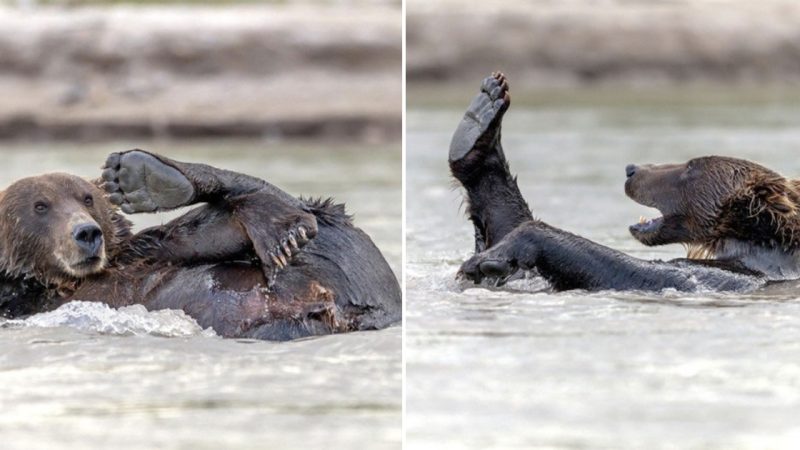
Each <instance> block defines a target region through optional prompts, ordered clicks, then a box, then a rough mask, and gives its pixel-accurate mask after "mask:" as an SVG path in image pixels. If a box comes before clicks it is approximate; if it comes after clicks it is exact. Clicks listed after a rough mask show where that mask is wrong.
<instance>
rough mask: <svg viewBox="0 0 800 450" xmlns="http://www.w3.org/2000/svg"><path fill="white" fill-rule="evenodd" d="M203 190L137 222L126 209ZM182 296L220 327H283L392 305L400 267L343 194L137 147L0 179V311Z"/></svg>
mask: <svg viewBox="0 0 800 450" xmlns="http://www.w3.org/2000/svg"><path fill="white" fill-rule="evenodd" d="M195 203H203V205H202V206H198V207H196V208H194V209H192V210H190V211H189V212H187V213H186V214H184V215H182V216H180V217H178V218H177V219H175V220H173V221H171V222H169V223H167V224H165V225H162V226H157V227H153V228H148V229H145V230H143V231H141V232H139V233H136V234H133V233H132V232H131V223H130V222H129V221H128V220H127V219H126V218H125V216H123V215H122V213H123V212H124V213H127V214H135V213H143V212H156V211H166V210H171V209H175V208H178V207H182V206H187V205H192V204H195ZM75 299H78V300H89V301H99V302H104V303H107V304H109V305H111V306H114V307H118V306H123V305H130V304H142V305H144V306H145V307H147V308H148V309H166V308H171V309H181V310H183V311H185V312H186V313H187V314H189V315H190V316H192V317H193V318H194V319H195V320H197V322H198V323H199V324H200V325H201V326H203V327H211V328H213V329H214V330H215V331H216V332H217V333H218V334H219V335H221V336H224V337H250V338H258V339H269V340H287V339H294V338H299V337H303V336H309V335H320V334H329V333H337V332H345V331H352V330H367V329H378V328H384V327H386V326H388V325H390V324H393V323H396V322H397V321H398V320H399V319H400V311H401V295H400V288H399V285H398V282H397V279H396V277H395V276H394V274H393V273H392V271H391V269H390V268H389V265H388V264H387V263H386V260H385V259H384V258H383V256H382V255H381V253H380V251H379V250H378V249H377V248H376V247H375V245H374V244H373V243H372V241H371V240H370V239H369V237H368V236H367V235H366V234H365V233H364V232H363V231H361V230H360V229H358V228H356V227H354V226H353V224H352V222H351V218H350V217H349V216H348V215H347V214H346V213H345V210H344V206H343V205H338V204H334V203H333V202H332V201H331V200H324V201H323V200H313V199H303V198H295V197H293V196H291V195H289V194H287V193H286V192H283V191H281V190H280V189H278V188H277V187H275V186H273V185H271V184H269V183H267V182H266V181H263V180H260V179H257V178H254V177H250V176H247V175H243V174H240V173H235V172H230V171H226V170H221V169H217V168H214V167H210V166H207V165H203V164H192V163H184V162H178V161H174V160H171V159H168V158H165V157H163V156H160V155H155V154H151V153H147V152H144V151H141V150H132V151H128V152H123V153H114V154H112V155H111V156H109V158H108V160H107V161H106V164H105V167H104V171H103V173H102V177H101V178H100V179H98V180H95V181H93V182H89V181H86V180H84V179H82V178H80V177H77V176H73V175H68V174H61V173H55V174H48V175H42V176H36V177H31V178H25V179H22V180H19V181H17V182H15V183H14V184H12V185H11V186H9V187H8V188H7V189H6V190H4V191H3V192H2V193H0V314H2V315H3V316H5V317H19V316H24V315H28V314H33V313H36V312H41V311H47V310H51V309H53V308H55V307H57V306H59V305H61V304H63V303H65V302H68V301H70V300H75Z"/></svg>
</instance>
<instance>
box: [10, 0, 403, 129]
mask: <svg viewBox="0 0 800 450" xmlns="http://www.w3.org/2000/svg"><path fill="white" fill-rule="evenodd" d="M348 5H349V6H348ZM401 54H402V43H401V11H400V7H399V5H395V4H389V5H387V4H381V3H373V2H367V3H363V2H357V3H353V4H341V3H333V4H330V3H324V4H308V3H301V4H298V3H296V2H293V3H291V4H258V5H254V4H243V5H235V6H228V5H226V6H185V5H183V6H182V5H168V6H165V5H148V6H130V5H127V6H89V7H79V8H63V7H52V6H44V7H33V8H8V7H6V8H3V7H0V97H2V98H3V102H2V103H0V138H31V137H43V138H56V139H64V138H78V139H106V138H114V139H118V138H120V137H131V138H138V137H155V138H159V137H175V138H184V137H225V136H236V137H267V138H282V137H303V138H324V139H331V138H335V139H340V140H348V141H362V142H371V143H377V142H384V141H387V140H394V139H396V138H398V137H399V136H400V133H401V123H400V118H401V70H402V69H401Z"/></svg>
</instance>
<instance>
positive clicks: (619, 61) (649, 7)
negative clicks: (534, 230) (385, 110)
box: [408, 0, 800, 87]
mask: <svg viewBox="0 0 800 450" xmlns="http://www.w3.org/2000/svg"><path fill="white" fill-rule="evenodd" d="M409 2H410V3H409V6H408V10H409V16H408V24H409V26H408V43H409V44H408V80H409V82H410V83H420V82H429V83H437V82H438V83H444V82H453V81H455V80H470V79H475V78H476V77H480V76H482V75H483V74H486V73H488V72H490V71H492V70H502V71H506V72H508V73H513V74H514V76H513V79H514V80H516V83H517V85H519V84H520V83H524V84H526V85H529V86H554V87H559V86H581V85H596V84H615V85H625V86H641V85H670V84H684V83H696V82H708V83H725V84H738V83H769V84H795V85H800V3H796V2H790V1H786V0H765V1H764V2H752V3H751V2H746V1H730V2H703V1H692V0H687V1H685V2H646V1H614V0H609V1H603V2H596V4H595V2H580V1H572V0H564V1H546V0H540V1H535V2H520V1H509V2H498V3H495V4H491V5H485V6H486V7H485V8H481V9H477V8H474V7H470V4H468V3H467V2H465V1H455V0H444V1H438V2H436V3H429V2H423V1H422V0H409ZM590 3H591V4H590Z"/></svg>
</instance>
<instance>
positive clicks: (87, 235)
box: [72, 223, 103, 257]
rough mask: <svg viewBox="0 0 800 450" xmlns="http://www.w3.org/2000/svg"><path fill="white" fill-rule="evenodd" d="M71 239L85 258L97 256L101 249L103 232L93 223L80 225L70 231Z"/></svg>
mask: <svg viewBox="0 0 800 450" xmlns="http://www.w3.org/2000/svg"><path fill="white" fill-rule="evenodd" d="M72 238H73V239H74V240H75V242H76V243H77V244H78V248H80V249H81V251H83V252H84V253H85V254H86V255H87V256H89V257H92V256H98V254H99V253H100V249H101V248H102V247H103V230H101V229H100V227H99V226H97V224H94V223H82V224H79V225H76V226H75V227H74V228H73V229H72Z"/></svg>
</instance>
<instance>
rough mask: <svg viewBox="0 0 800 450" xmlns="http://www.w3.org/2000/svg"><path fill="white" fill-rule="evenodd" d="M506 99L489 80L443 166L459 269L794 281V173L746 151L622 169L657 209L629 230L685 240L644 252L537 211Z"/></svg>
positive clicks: (503, 277) (561, 277)
mask: <svg viewBox="0 0 800 450" xmlns="http://www.w3.org/2000/svg"><path fill="white" fill-rule="evenodd" d="M510 101H511V97H510V94H509V91H508V81H507V80H506V78H505V76H504V75H503V74H500V73H495V74H493V75H492V76H491V77H489V78H486V79H485V80H484V82H483V85H482V86H481V92H480V93H479V94H478V95H477V96H476V97H475V99H474V100H473V101H472V104H471V105H470V107H469V109H468V110H467V113H466V114H465V115H464V118H463V120H462V121H461V123H460V124H459V126H458V129H457V130H456V133H455V135H454V136H453V140H452V143H451V147H450V156H449V162H450V169H451V171H452V173H453V175H454V176H455V178H456V179H457V180H458V181H459V182H460V183H461V185H462V186H463V187H464V188H465V190H466V195H467V200H468V212H469V217H470V219H471V221H472V223H473V225H474V228H475V249H476V250H475V251H476V254H475V255H474V256H473V257H471V258H470V259H469V260H468V261H466V262H465V263H464V264H463V265H462V267H461V270H460V272H459V273H460V274H461V275H462V276H464V277H466V278H468V279H471V280H473V281H475V282H481V281H482V280H483V279H485V278H488V279H491V280H493V282H494V283H495V284H503V283H504V282H505V281H507V280H508V279H510V277H511V276H513V275H514V274H515V273H516V272H517V271H518V269H524V270H531V271H536V272H538V273H539V274H540V275H542V276H543V277H545V278H546V279H547V280H549V281H550V283H551V285H552V286H553V287H554V288H555V289H559V290H564V289H587V290H602V289H618V290H628V289H635V290H650V291H653V290H662V289H666V288H673V289H677V290H681V291H691V290H697V289H712V290H735V291H744V290H752V289H755V288H758V287H760V286H763V285H764V284H766V283H767V282H769V281H775V280H792V279H797V278H800V181H796V180H790V179H787V178H785V177H783V176H781V175H779V174H777V173H776V172H773V171H772V170H769V169H767V168H765V167H763V166H760V165H758V164H755V163H753V162H749V161H745V160H741V159H736V158H728V157H720V156H707V157H701V158H695V159H692V160H691V161H689V162H687V163H684V164H666V165H642V166H636V165H633V164H631V165H629V166H627V167H626V169H625V171H626V176H627V178H626V182H625V192H626V193H627V195H628V196H629V197H630V198H632V199H633V200H634V201H636V202H638V203H641V204H643V205H646V206H650V207H653V208H657V209H658V210H659V211H660V212H661V213H662V217H659V218H657V219H651V220H645V219H642V220H641V221H640V222H639V223H637V224H635V225H632V226H631V227H630V232H631V233H632V234H633V236H634V237H635V238H636V239H637V240H639V241H640V242H642V243H644V244H645V245H664V244H672V243H680V244H684V245H686V246H687V248H688V258H685V259H678V260H673V261H668V262H663V261H644V260H640V259H637V258H633V257H631V256H629V255H626V254H623V253H621V252H618V251H616V250H613V249H610V248H608V247H604V246H602V245H599V244H597V243H594V242H591V241H589V240H587V239H584V238H582V237H580V236H576V235H574V234H571V233H568V232H566V231H563V230H560V229H557V228H555V227H552V226H550V225H548V224H546V223H544V222H543V221H541V220H537V219H534V218H533V215H532V213H531V211H530V208H529V207H528V205H527V203H526V202H525V200H524V198H523V197H522V194H521V193H520V191H519V188H518V186H517V180H516V178H514V177H513V176H512V175H511V172H510V170H509V166H508V162H507V160H506V158H505V154H504V153H503V148H502V145H501V143H500V128H501V123H502V117H503V115H504V113H505V112H506V111H507V110H508V107H509V104H510Z"/></svg>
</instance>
